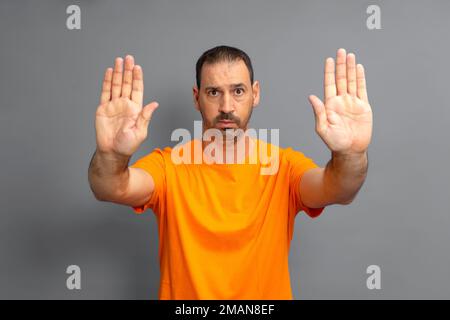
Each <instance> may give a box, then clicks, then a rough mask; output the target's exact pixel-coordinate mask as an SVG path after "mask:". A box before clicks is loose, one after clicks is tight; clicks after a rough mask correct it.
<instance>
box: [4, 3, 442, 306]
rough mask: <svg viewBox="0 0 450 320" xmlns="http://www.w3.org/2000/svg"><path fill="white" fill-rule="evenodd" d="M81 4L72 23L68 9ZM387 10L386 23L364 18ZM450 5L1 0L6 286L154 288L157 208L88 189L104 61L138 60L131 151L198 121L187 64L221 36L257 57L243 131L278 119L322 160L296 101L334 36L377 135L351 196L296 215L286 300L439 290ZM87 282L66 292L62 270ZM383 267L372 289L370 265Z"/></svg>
mask: <svg viewBox="0 0 450 320" xmlns="http://www.w3.org/2000/svg"><path fill="white" fill-rule="evenodd" d="M70 4H78V5H80V7H81V26H82V27H81V30H78V31H76V30H74V31H70V30H67V28H66V18H67V14H66V7H67V6H68V5H70ZM370 4H379V5H380V6H381V20H382V30H373V31H371V30H368V29H367V28H366V18H367V14H366V8H367V6H368V5H370ZM449 10H450V2H449V1H444V0H442V1H427V2H425V1H422V2H419V1H356V0H355V1H314V2H313V1H308V2H306V1H294V0H291V1H277V2H275V1H255V0H252V1H237V0H231V1H230V0H227V1H210V0H208V1H206V0H204V1H198V0H195V1H193V0H190V1H181V0H180V1H162V0H161V1H147V2H144V1H126V2H125V1H121V2H119V1H56V0H55V1H12V0H10V1H2V2H1V3H0V41H1V51H0V64H1V67H0V72H1V83H0V99H1V109H0V110H1V117H0V121H1V123H0V141H1V151H0V152H1V154H0V157H1V167H0V181H1V183H0V188H1V190H0V211H1V215H0V219H1V220H0V298H3V299H11V298H20V299H31V298H33V299H50V298H62V299H80V298H84V299H105V298H111V299H120V298H124V299H156V298H157V292H158V284H159V283H158V281H159V266H158V256H157V248H158V247H157V245H158V244H157V241H158V240H157V228H156V219H155V216H154V215H153V213H152V212H151V211H150V210H149V211H147V212H146V213H145V214H144V215H141V216H138V215H135V214H134V213H133V211H132V209H131V208H129V207H125V206H120V205H115V204H112V203H106V202H98V201H96V200H95V198H94V197H93V195H92V194H91V191H90V189H89V185H88V180H87V169H88V165H89V161H90V159H91V156H92V153H93V151H94V149H95V131H94V113H95V110H96V107H97V104H98V99H99V93H100V83H101V77H102V75H103V72H104V69H105V68H106V67H108V66H112V64H113V59H114V57H116V56H124V55H125V54H127V53H130V54H133V55H134V56H135V58H136V60H137V62H138V63H140V64H141V65H142V66H143V69H144V76H145V86H146V91H145V101H147V102H148V101H150V100H157V101H158V102H159V103H160V108H159V109H158V110H157V111H156V113H155V114H154V117H153V121H152V123H151V127H150V131H149V138H148V139H147V141H146V142H145V143H144V144H143V145H142V146H141V148H140V150H139V152H138V153H137V154H136V155H134V157H133V159H132V162H134V161H135V160H136V159H137V158H138V157H141V156H143V155H145V154H147V153H149V152H150V151H151V150H152V149H153V148H154V147H163V146H165V145H173V144H174V143H172V142H171V141H170V134H171V132H172V130H174V129H175V128H181V127H183V128H187V129H189V130H190V131H191V132H192V130H193V121H194V120H199V119H200V115H199V114H198V113H197V112H196V111H195V109H194V107H193V103H192V93H191V90H192V85H193V84H194V76H195V73H194V65H195V62H196V60H197V58H198V57H199V56H200V54H201V53H202V52H203V51H205V50H206V49H209V48H211V47H213V46H215V45H218V44H228V45H233V46H237V47H239V48H241V49H243V50H244V51H246V52H247V53H248V54H249V55H250V57H251V58H252V62H253V65H254V68H255V78H256V79H258V80H259V81H260V82H261V89H262V93H261V94H262V97H261V103H260V105H259V107H258V109H256V110H255V112H254V113H253V118H252V125H253V127H255V128H279V129H280V135H281V137H280V139H281V140H280V141H281V145H282V146H283V147H287V146H292V147H294V148H295V149H297V150H300V151H302V152H304V153H305V154H306V155H308V156H310V157H312V158H313V159H314V160H315V161H316V162H317V163H318V164H319V165H321V166H324V165H325V164H326V162H327V161H328V160H329V157H330V153H329V151H328V150H327V148H326V146H325V144H323V142H322V141H321V140H320V138H319V137H318V136H317V134H316V133H315V131H314V116H313V112H312V108H311V106H310V105H309V102H308V100H307V96H308V95H309V94H311V93H314V94H318V95H319V96H320V97H321V96H322V79H323V62H324V59H325V58H326V57H327V56H334V55H335V52H336V49H337V48H339V47H344V48H346V49H347V51H349V52H350V51H352V52H355V53H356V55H357V59H358V62H361V63H363V64H364V65H365V67H366V72H367V84H368V90H369V99H370V103H371V105H372V108H373V112H374V132H373V138H372V143H371V146H370V149H369V159H370V168H369V175H368V178H367V180H366V182H365V184H364V186H363V188H362V189H361V191H360V194H359V195H358V197H357V199H356V200H355V201H354V202H353V203H352V204H351V205H349V206H337V205H334V206H330V207H328V208H326V209H325V211H324V213H323V214H322V216H320V217H319V218H317V219H311V218H309V217H307V216H306V215H304V214H302V215H300V216H298V217H297V219H296V226H295V233H294V239H293V242H292V246H291V254H290V269H291V282H292V288H293V293H294V296H295V298H296V299H316V298H319V299H350V298H358V299H380V298H383V299H417V298H425V299H429V298H438V299H442V298H447V299H448V298H450V250H449V243H450V232H449V229H450V215H449V209H448V206H447V204H448V199H449V195H450V194H449V193H450V182H449V181H450V179H449V178H450V171H449V170H448V169H447V168H448V163H450V150H449V145H448V140H447V138H448V127H449V126H448V123H449V120H448V119H449V118H450V112H449V109H450V108H449V107H450V106H449V103H448V97H449V90H448V87H449V80H450V78H449V74H450V61H449V58H448V49H449V44H448V41H447V40H448V34H449V30H450V20H449V19H448V14H449V12H450V11H449ZM71 264H76V265H79V266H80V267H81V273H82V280H81V283H82V289H81V290H73V291H69V290H68V289H67V288H66V278H67V277H68V275H67V274H66V273H65V271H66V268H67V266H69V265H71ZM372 264H376V265H379V266H380V267H381V290H368V289H367V287H366V278H367V277H368V275H367V274H366V268H367V266H369V265H372Z"/></svg>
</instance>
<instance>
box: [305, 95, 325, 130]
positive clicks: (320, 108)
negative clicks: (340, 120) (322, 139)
mask: <svg viewBox="0 0 450 320" xmlns="http://www.w3.org/2000/svg"><path fill="white" fill-rule="evenodd" d="M308 99H309V102H310V103H311V105H312V107H313V110H314V117H315V118H316V131H317V132H321V131H322V128H323V127H324V126H325V125H326V121H327V114H326V112H325V105H324V104H323V102H322V100H320V99H319V98H317V96H315V95H310V96H309V97H308Z"/></svg>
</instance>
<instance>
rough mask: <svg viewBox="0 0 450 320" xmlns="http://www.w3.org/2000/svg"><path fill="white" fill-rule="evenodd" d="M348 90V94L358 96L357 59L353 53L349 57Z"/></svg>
mask: <svg viewBox="0 0 450 320" xmlns="http://www.w3.org/2000/svg"><path fill="white" fill-rule="evenodd" d="M347 90H348V94H350V95H352V96H356V57H355V55H354V54H353V53H349V54H348V55H347Z"/></svg>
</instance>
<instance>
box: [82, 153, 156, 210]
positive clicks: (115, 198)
mask: <svg viewBox="0 0 450 320" xmlns="http://www.w3.org/2000/svg"><path fill="white" fill-rule="evenodd" d="M128 162H129V157H116V156H114V157H113V156H110V155H108V154H102V153H101V152H98V151H96V152H95V153H94V156H93V157H92V160H91V164H90V166H89V174H88V178H89V184H90V187H91V190H92V192H93V194H94V196H95V198H96V199H97V200H100V201H109V202H114V203H119V204H123V205H127V206H132V207H138V206H141V205H144V204H145V203H147V202H148V201H149V199H150V198H151V196H152V193H153V190H154V187H155V185H154V181H153V178H152V176H151V175H150V174H149V173H147V172H146V171H145V170H142V169H139V168H130V167H128Z"/></svg>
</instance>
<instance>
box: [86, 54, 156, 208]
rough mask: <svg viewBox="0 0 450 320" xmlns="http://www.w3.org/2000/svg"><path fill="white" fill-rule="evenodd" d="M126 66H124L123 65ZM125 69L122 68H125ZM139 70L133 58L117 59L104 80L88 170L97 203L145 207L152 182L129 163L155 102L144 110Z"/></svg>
mask: <svg viewBox="0 0 450 320" xmlns="http://www.w3.org/2000/svg"><path fill="white" fill-rule="evenodd" d="M124 62H125V63H124ZM124 67H125V68H124ZM143 95H144V80H143V72H142V68H141V67H140V66H139V65H135V63H134V58H133V56H130V55H128V56H126V58H125V61H124V60H123V59H122V58H116V59H115V63H114V69H113V68H107V69H106V71H105V76H104V79H103V85H102V93H101V95H100V104H99V106H98V107H97V111H96V114H95V131H96V141H97V149H96V152H95V153H94V156H93V157H92V160H91V164H90V166H89V173H88V178H89V184H90V187H91V189H92V192H93V193H94V195H95V197H96V199H98V200H101V201H111V202H115V203H120V204H125V205H129V206H140V205H143V204H145V203H146V202H147V201H148V200H149V199H150V197H151V195H152V193H153V190H154V180H153V178H152V177H151V176H150V174H149V173H147V172H146V171H144V170H143V169H139V168H129V167H128V162H129V160H130V158H131V156H132V155H133V154H134V153H135V152H136V151H137V149H138V148H139V145H140V144H141V143H142V142H143V141H144V140H145V139H146V138H147V130H148V125H149V123H150V120H151V117H152V114H153V112H154V111H155V109H156V108H157V107H158V103H157V102H151V103H149V104H147V105H146V106H144V107H143Z"/></svg>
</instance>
